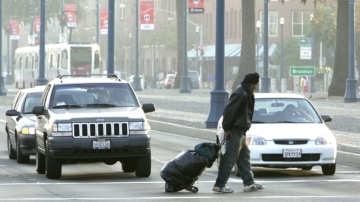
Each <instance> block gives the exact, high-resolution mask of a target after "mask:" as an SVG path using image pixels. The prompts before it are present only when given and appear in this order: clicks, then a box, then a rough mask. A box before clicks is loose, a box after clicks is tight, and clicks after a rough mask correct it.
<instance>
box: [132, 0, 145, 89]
mask: <svg viewBox="0 0 360 202" xmlns="http://www.w3.org/2000/svg"><path fill="white" fill-rule="evenodd" d="M135 10H136V14H135V15H136V17H135V23H136V28H135V29H136V31H135V38H136V39H135V75H134V86H133V88H134V90H135V91H142V90H143V89H142V86H141V83H140V76H139V0H136V9H135ZM144 79H145V78H144Z"/></svg>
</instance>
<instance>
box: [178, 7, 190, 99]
mask: <svg viewBox="0 0 360 202" xmlns="http://www.w3.org/2000/svg"><path fill="white" fill-rule="evenodd" d="M183 7H184V8H183V25H184V30H183V40H184V41H183V43H184V44H183V46H184V47H183V65H184V68H183V74H182V77H181V85H180V90H179V92H180V93H191V89H190V78H189V71H188V66H187V23H186V22H187V1H184V6H183Z"/></svg>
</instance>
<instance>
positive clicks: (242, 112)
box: [222, 82, 254, 132]
mask: <svg viewBox="0 0 360 202" xmlns="http://www.w3.org/2000/svg"><path fill="white" fill-rule="evenodd" d="M253 111H254V95H252V94H251V93H250V90H249V89H248V87H247V86H246V84H245V83H244V82H242V83H241V85H239V86H238V87H236V89H235V91H234V92H233V93H232V94H231V95H230V98H229V101H228V103H227V104H226V106H225V108H224V112H223V122H222V127H223V129H224V131H228V130H230V128H232V127H235V128H238V129H241V130H242V131H243V132H246V131H247V130H249V128H250V126H251V119H252V114H253Z"/></svg>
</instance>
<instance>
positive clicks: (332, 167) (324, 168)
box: [321, 163, 336, 175]
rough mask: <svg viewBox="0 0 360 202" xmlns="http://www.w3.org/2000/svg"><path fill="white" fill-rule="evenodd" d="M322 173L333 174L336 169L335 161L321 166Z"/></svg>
mask: <svg viewBox="0 0 360 202" xmlns="http://www.w3.org/2000/svg"><path fill="white" fill-rule="evenodd" d="M321 170H322V172H323V174H324V175H334V174H335V171H336V163H334V164H330V165H323V166H321Z"/></svg>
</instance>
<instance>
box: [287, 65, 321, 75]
mask: <svg viewBox="0 0 360 202" xmlns="http://www.w3.org/2000/svg"><path fill="white" fill-rule="evenodd" d="M290 76H315V67H313V66H291V67H290Z"/></svg>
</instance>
